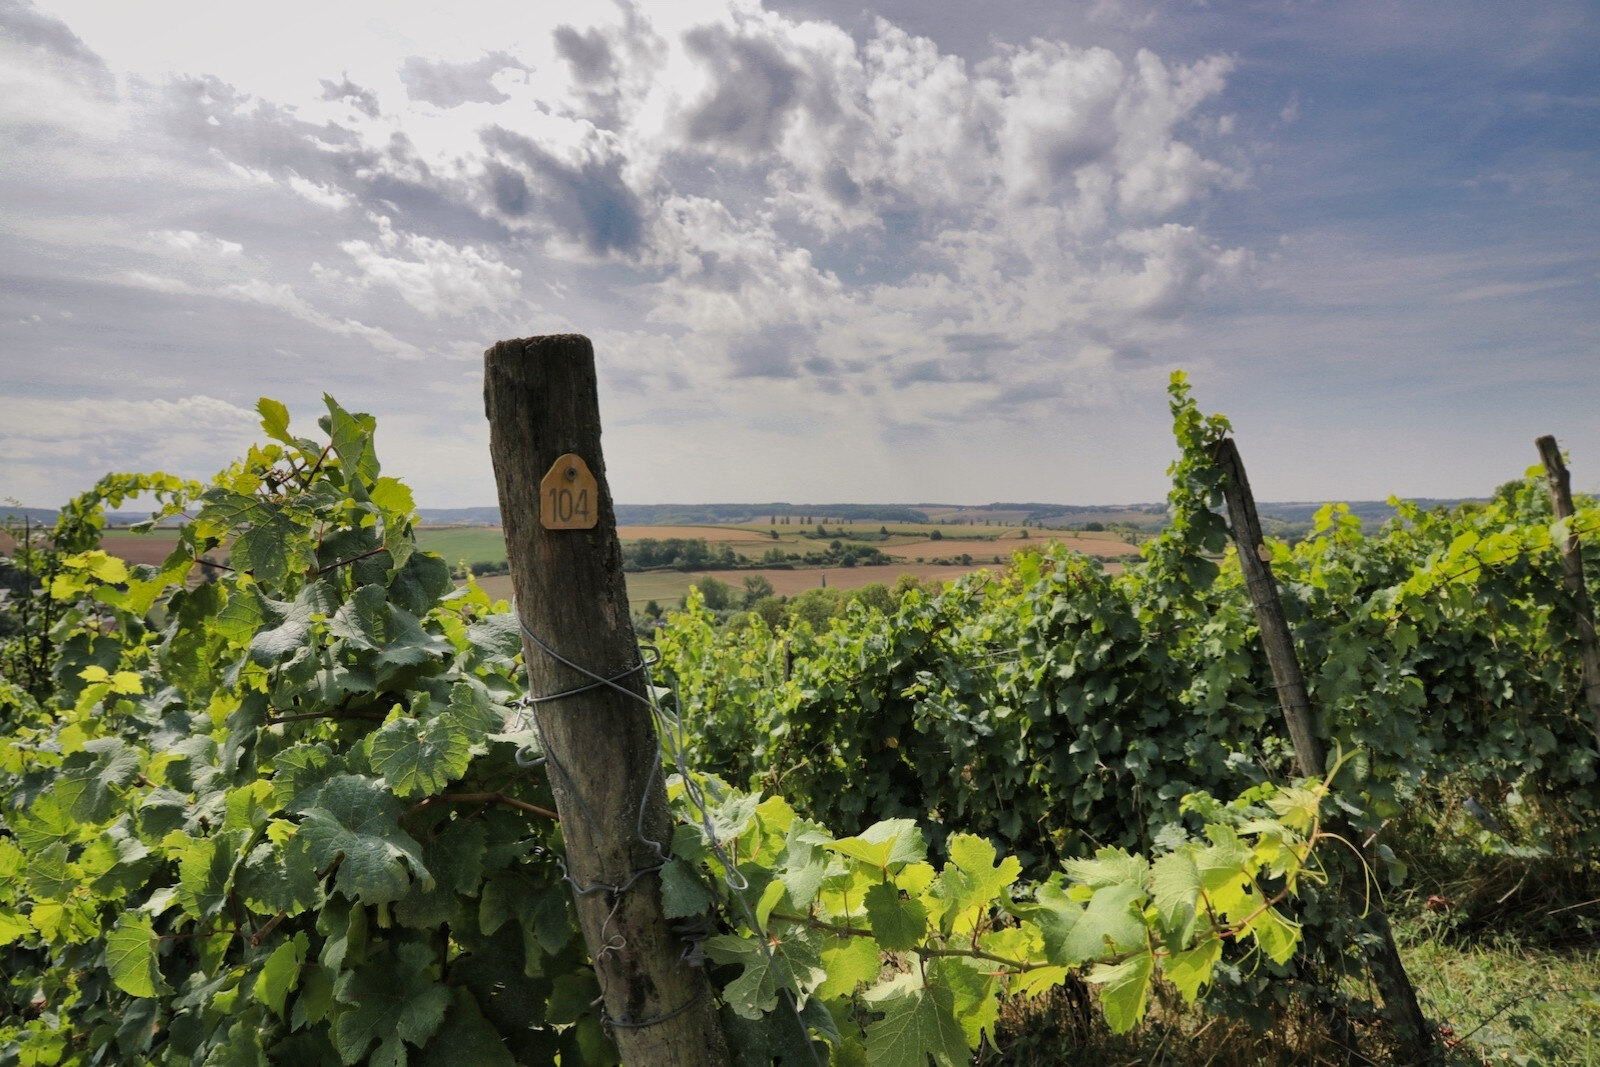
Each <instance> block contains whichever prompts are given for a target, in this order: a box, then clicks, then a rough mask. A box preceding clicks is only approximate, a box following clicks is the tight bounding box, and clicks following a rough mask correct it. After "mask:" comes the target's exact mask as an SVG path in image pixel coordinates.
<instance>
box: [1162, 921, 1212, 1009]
mask: <svg viewBox="0 0 1600 1067" xmlns="http://www.w3.org/2000/svg"><path fill="white" fill-rule="evenodd" d="M1220 959H1222V939H1221V938H1219V937H1217V936H1216V935H1215V934H1212V935H1210V936H1208V937H1206V938H1205V939H1204V940H1202V941H1201V942H1200V943H1199V944H1198V945H1196V946H1194V947H1193V948H1191V949H1187V950H1185V951H1183V952H1174V953H1173V954H1172V955H1170V956H1168V957H1166V958H1165V959H1164V960H1162V962H1161V970H1162V972H1163V973H1165V974H1166V976H1167V979H1168V980H1169V981H1171V982H1172V984H1173V985H1175V986H1177V987H1178V992H1179V993H1181V994H1182V995H1183V999H1184V1003H1186V1004H1193V1003H1194V999H1195V997H1197V996H1199V995H1200V987H1201V986H1203V985H1205V984H1206V983H1207V982H1209V981H1211V975H1212V972H1213V971H1215V970H1216V966H1217V961H1218V960H1220Z"/></svg>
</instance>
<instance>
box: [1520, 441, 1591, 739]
mask: <svg viewBox="0 0 1600 1067" xmlns="http://www.w3.org/2000/svg"><path fill="white" fill-rule="evenodd" d="M1534 444H1536V445H1537V446H1538V447H1539V458H1540V459H1541V460H1543V461H1544V473H1545V478H1546V479H1547V480H1548V481H1549V482H1550V502H1551V504H1552V505H1553V506H1554V508H1555V513H1556V518H1557V519H1570V518H1572V514H1573V510H1574V509H1573V507H1572V477H1571V475H1569V474H1568V473H1567V465H1566V464H1565V463H1564V462H1562V459H1561V449H1559V448H1557V447H1556V439H1555V438H1554V437H1551V436H1550V435H1549V434H1546V435H1545V436H1543V437H1541V438H1539V439H1538V440H1537V441H1535V442H1534ZM1560 547H1561V571H1562V579H1563V580H1564V581H1565V582H1566V583H1567V589H1568V590H1570V591H1571V593H1572V607H1573V611H1574V613H1575V614H1576V615H1577V617H1578V618H1577V622H1578V649H1579V654H1580V655H1581V656H1582V657H1583V699H1584V701H1585V702H1586V703H1588V705H1589V718H1590V720H1591V723H1590V727H1589V728H1590V729H1591V730H1593V731H1594V736H1595V740H1596V741H1600V639H1597V638H1596V637H1595V629H1594V604H1593V603H1591V602H1590V600H1589V588H1588V586H1586V585H1585V584H1584V581H1583V552H1582V550H1581V548H1580V546H1579V544H1578V534H1577V532H1576V531H1575V530H1573V529H1571V528H1570V527H1569V528H1568V529H1567V537H1566V540H1565V541H1563V542H1562V543H1561V546H1560Z"/></svg>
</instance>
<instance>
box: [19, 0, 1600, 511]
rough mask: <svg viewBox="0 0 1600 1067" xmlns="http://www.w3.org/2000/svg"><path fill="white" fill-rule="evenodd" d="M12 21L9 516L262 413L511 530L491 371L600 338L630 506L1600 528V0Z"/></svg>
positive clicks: (135, 15)
mask: <svg viewBox="0 0 1600 1067" xmlns="http://www.w3.org/2000/svg"><path fill="white" fill-rule="evenodd" d="M444 10H446V9H445V8H442V7H440V5H437V4H432V3H418V2H413V0H385V2H384V3H381V4H380V3H368V2H348V3H335V4H329V3H326V2H316V3H312V2H308V0H279V2H277V3H274V4H271V5H266V4H253V5H241V4H219V3H216V2H214V0H207V2H200V0H143V2H140V3H136V4H135V3H128V2H126V0H0V498H4V497H12V498H16V499H18V500H20V501H21V502H22V503H24V504H29V505H35V506H53V505H55V504H58V503H60V502H61V501H62V500H63V499H65V498H66V497H67V496H68V495H70V494H71V493H73V492H76V491H78V490H80V489H82V488H84V487H85V486H87V484H88V483H90V482H91V481H92V480H93V479H94V478H96V477H97V476H98V475H99V474H101V473H103V472H105V471H106V470H110V469H124V470H128V469H156V468H160V469H166V470H170V471H176V472H179V473H183V474H188V475H194V476H203V475H206V474H209V473H210V472H212V471H214V470H216V469H217V468H218V467H220V466H222V465H223V464H225V463H226V462H227V461H229V460H230V459H231V458H233V457H234V456H235V455H236V454H237V453H238V452H240V451H241V450H242V449H243V448H244V447H245V446H246V445H247V444H248V443H249V442H250V441H251V440H253V439H254V438H255V436H256V432H255V418H254V416H253V414H252V409H253V407H254V405H255V402H256V399H257V398H258V397H260V396H271V397H276V398H278V399H281V400H283V401H284V402H286V403H287V404H289V406H290V409H291V412H292V413H294V414H295V415H297V416H298V417H299V418H301V419H303V420H305V425H307V426H309V425H310V424H311V420H312V419H314V417H315V415H316V413H317V411H318V410H319V408H320V396H321V394H322V393H323V392H329V393H332V394H333V395H334V396H336V397H337V398H338V399H339V400H340V401H341V402H342V403H343V404H344V405H345V406H347V407H350V408H353V409H360V410H366V411H371V412H372V413H374V414H375V415H377V416H378V419H379V449H380V454H381V455H382V456H383V458H384V459H385V462H386V466H387V468H388V469H389V471H390V472H391V473H397V474H400V475H401V476H403V477H405V478H407V479H408V480H409V481H410V482H411V483H412V484H413V485H414V487H415V488H416V490H417V497H418V501H419V503H421V504H423V505H424V506H434V507H453V506H470V505H482V504H488V503H492V502H493V501H494V498H495V493H494V486H493V482H492V478H491V474H490V470H489V460H488V452H487V431H486V427H485V425H484V422H483V414H482V403H481V374H482V351H483V349H484V348H486V347H487V346H488V345H490V344H492V343H493V342H494V341H496V340H498V339H502V338H509V337H518V336H526V335H531V334H539V333H551V332H569V331H575V332H581V333H586V334H588V335H589V336H591V337H592V338H593V339H594V342H595V347H596V350H597V353H598V357H599V364H600V375H601V391H602V395H601V404H602V415H603V418H604V421H605V426H606V438H605V447H606V454H607V456H606V458H607V465H608V467H609V469H610V475H611V481H612V487H613V491H614V494H615V495H616V497H617V499H619V500H621V501H625V502H630V503H652V502H667V501H740V500H746V501H760V500H772V499H785V500H793V501H811V502H822V501H881V502H890V501H893V502H917V501H948V502H964V503H982V502H988V501H993V500H1046V501H1056V502H1063V503H1112V502H1130V501H1144V500H1155V499H1159V498H1160V497H1161V496H1162V494H1163V492H1164V487H1165V482H1164V475H1163V472H1164V468H1165V466H1166V464H1167V462H1168V461H1169V460H1170V458H1171V456H1172V451H1173V449H1172V445H1171V443H1170V434H1169V431H1168V428H1167V423H1166V418H1167V416H1166V410H1165V398H1164V393H1163V390H1164V386H1165V381H1166V376H1167V374H1168V372H1169V371H1170V370H1171V369H1173V368H1176V367H1182V368H1185V369H1187V370H1188V371H1189V372H1190V374H1191V378H1192V380H1193V381H1194V383H1195V389H1196V394H1197V396H1198V398H1199V400H1200V402H1201V404H1202V405H1203V406H1204V407H1205V408H1206V409H1207V410H1217V411H1222V412H1225V413H1227V414H1228V415H1230V416H1231V417H1232V419H1233V421H1234V425H1235V427H1236V429H1237V431H1238V435H1239V440H1240V447H1241V451H1242V453H1243V455H1244V457H1245V460H1246V463H1247V464H1248V465H1249V467H1250V471H1251V477H1252V481H1253V482H1254V485H1255V489H1256V494H1257V496H1258V497H1261V498H1263V499H1272V500H1306V499H1338V498H1346V499H1369V498H1381V497H1384V496H1387V495H1388V494H1390V493H1391V492H1393V493H1400V494H1402V495H1413V496H1455V495H1478V494H1484V493H1487V492H1488V491H1490V490H1492V488H1493V487H1494V486H1495V485H1496V484H1498V483H1499V482H1501V481H1503V480H1505V479H1507V478H1510V477H1514V476H1517V475H1519V474H1520V473H1521V472H1522V471H1523V469H1524V468H1526V467H1527V466H1528V465H1529V464H1530V463H1533V462H1535V461H1536V459H1537V456H1536V453H1535V451H1534V448H1533V439H1534V437H1536V436H1537V435H1539V434H1543V433H1554V434H1556V435H1557V437H1558V438H1559V440H1560V441H1561V442H1562V444H1563V446H1564V447H1566V448H1567V449H1569V450H1570V452H1571V453H1572V457H1573V458H1572V468H1573V474H1574V479H1575V482H1576V483H1577V485H1578V486H1579V487H1580V488H1584V489H1589V490H1594V489H1600V14H1597V9H1596V8H1595V6H1594V4H1593V3H1592V0H1517V2H1510V0H1506V2H1472V0H1464V2H1459V3H1452V4H1432V3H1429V4H1425V3H1421V2H1407V3H1402V2H1392V0H1361V2H1355V0H1352V2H1339V0H1213V2H1212V3H1209V4H1207V3H1204V2H1197V0H1086V2H1083V3H1073V2H1059V0H1050V2H1044V0H1017V2H1006V0H1001V2H997V3H988V4H974V3H970V2H956V0H882V2H879V3H875V4H873V3H871V2H870V0H868V2H867V3H863V0H766V2H765V3H760V2H755V0H670V2H668V0H661V2H652V3H648V4H647V3H642V2H630V0H623V2H621V3H605V2H599V3H595V4H593V5H576V4H570V3H561V4H556V3H548V2H546V0H531V2H528V3H522V4H507V3H504V2H494V3H489V2H478V0H463V2H458V3H455V4H452V5H449V8H448V11H449V13H448V14H447V15H445V14H440V12H442V11H444Z"/></svg>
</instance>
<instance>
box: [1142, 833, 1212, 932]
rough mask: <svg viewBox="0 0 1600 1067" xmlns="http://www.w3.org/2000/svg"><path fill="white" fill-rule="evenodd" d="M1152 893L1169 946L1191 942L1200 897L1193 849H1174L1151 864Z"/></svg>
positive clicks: (1198, 877) (1198, 876)
mask: <svg viewBox="0 0 1600 1067" xmlns="http://www.w3.org/2000/svg"><path fill="white" fill-rule="evenodd" d="M1150 897H1151V901H1152V902H1153V903H1154V904H1155V908H1156V915H1157V917H1158V918H1159V919H1160V922H1161V932H1162V935H1163V937H1164V938H1165V940H1166V942H1167V948H1168V949H1169V950H1176V949H1177V948H1179V947H1180V946H1182V945H1185V944H1187V943H1188V941H1189V937H1190V935H1192V934H1193V933H1194V925H1195V915H1196V911H1195V909H1196V905H1197V903H1198V902H1199V899H1200V869H1199V868H1198V867H1196V866H1195V863H1194V856H1193V854H1192V853H1191V852H1190V851H1179V852H1170V853H1168V854H1167V855H1165V856H1161V857H1159V858H1158V859H1157V860H1156V861H1155V862H1154V863H1153V864H1151V865H1150Z"/></svg>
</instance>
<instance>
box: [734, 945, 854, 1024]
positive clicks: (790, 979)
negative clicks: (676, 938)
mask: <svg viewBox="0 0 1600 1067" xmlns="http://www.w3.org/2000/svg"><path fill="white" fill-rule="evenodd" d="M705 944H706V954H707V955H708V956H710V957H711V958H712V959H713V960H715V961H716V962H718V963H738V964H742V965H743V966H744V971H743V972H741V973H740V975H739V977H737V978H735V979H734V980H733V981H732V982H729V983H728V985H727V986H726V987H725V988H724V989H723V991H722V995H723V999H724V1000H725V1001H726V1002H727V1003H728V1004H729V1005H731V1006H732V1007H733V1010H734V1011H735V1012H737V1013H738V1014H739V1015H741V1016H743V1017H744V1018H746V1019H758V1018H760V1017H761V1016H762V1015H764V1014H766V1013H768V1012H771V1011H772V1010H773V1009H775V1008H776V1007H777V1006H778V990H779V989H781V988H784V987H787V988H789V989H790V990H797V991H798V995H797V1005H798V1006H800V1007H804V1006H805V1002H806V999H807V997H808V995H809V993H810V991H811V990H812V989H814V988H816V987H817V986H818V985H820V984H821V983H822V982H823V981H824V980H825V979H826V978H827V977H828V975H827V972H826V971H824V970H823V969H822V960H821V959H820V958H819V957H818V955H817V952H816V949H815V948H814V947H812V945H811V944H810V943H809V942H808V941H807V940H806V939H805V937H804V936H803V935H802V934H801V933H799V932H796V933H794V934H791V935H790V936H789V937H788V938H786V939H785V940H784V941H782V942H781V943H779V944H778V945H775V946H773V947H772V948H771V951H770V953H768V952H763V951H762V946H761V945H760V944H759V943H758V942H756V941H755V940H753V939H750V938H744V937H739V936H737V935H735V934H717V935H716V936H715V937H711V938H708V939H707V940H706V943H705Z"/></svg>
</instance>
